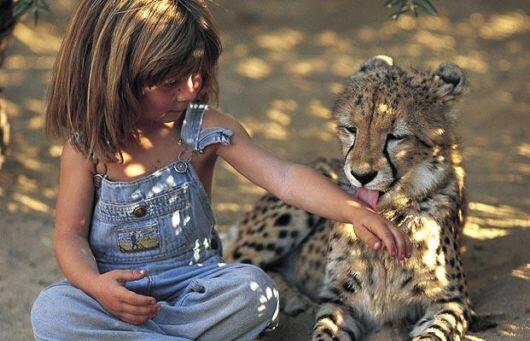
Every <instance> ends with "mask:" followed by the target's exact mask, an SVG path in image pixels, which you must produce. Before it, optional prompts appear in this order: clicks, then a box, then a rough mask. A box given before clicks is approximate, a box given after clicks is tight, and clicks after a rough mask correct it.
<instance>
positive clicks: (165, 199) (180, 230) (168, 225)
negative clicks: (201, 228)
mask: <svg viewBox="0 0 530 341" xmlns="http://www.w3.org/2000/svg"><path fill="white" fill-rule="evenodd" d="M191 214H192V210H191V203H190V193H189V186H188V184H187V183H186V184H183V185H181V186H179V187H174V188H172V189H170V190H169V191H167V192H163V193H159V194H157V195H156V196H154V197H151V198H149V199H142V200H139V201H136V202H129V203H108V202H104V201H98V202H97V203H96V206H95V210H94V216H93V225H92V229H91V231H90V245H91V247H92V250H93V252H94V255H95V257H96V259H97V260H98V261H100V262H110V263H135V262H145V261H149V260H158V259H164V258H167V257H171V256H172V255H176V254H178V253H179V252H181V251H185V250H186V249H187V248H189V245H190V244H191V242H192V241H193V239H194V230H195V228H194V219H192V217H191Z"/></svg>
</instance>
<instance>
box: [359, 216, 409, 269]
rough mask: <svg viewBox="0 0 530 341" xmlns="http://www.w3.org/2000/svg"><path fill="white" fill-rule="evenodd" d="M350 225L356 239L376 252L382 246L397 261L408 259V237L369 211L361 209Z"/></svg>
mask: <svg viewBox="0 0 530 341" xmlns="http://www.w3.org/2000/svg"><path fill="white" fill-rule="evenodd" d="M352 225H353V229H354V231H355V234H356V235H357V237H358V238H359V239H361V240H362V241H363V242H365V243H366V244H367V245H368V246H370V247H371V248H372V249H373V250H375V251H377V250H379V249H380V248H381V246H382V245H384V246H385V248H386V250H387V251H388V252H389V253H390V254H391V255H392V256H394V257H396V258H397V259H399V260H403V259H404V258H405V257H407V258H410V254H411V252H412V244H411V242H410V239H409V237H408V236H407V235H406V234H405V233H404V232H403V231H401V230H400V229H398V228H397V227H396V226H395V225H394V224H393V223H391V222H390V221H388V220H386V219H385V218H383V217H382V216H380V215H379V214H377V213H375V212H374V211H372V210H371V209H369V208H367V207H364V208H361V209H360V211H359V213H358V214H357V215H356V219H355V222H353V223H352Z"/></svg>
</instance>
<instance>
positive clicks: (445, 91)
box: [434, 63, 468, 102]
mask: <svg viewBox="0 0 530 341" xmlns="http://www.w3.org/2000/svg"><path fill="white" fill-rule="evenodd" d="M434 80H435V81H436V82H437V83H438V89H437V90H436V93H437V94H438V97H439V98H440V100H442V101H443V102H449V101H452V100H455V99H457V98H458V97H460V96H461V95H463V94H465V93H466V92H467V91H468V86H467V79H466V76H465V74H464V71H462V69H461V68H460V67H458V66H457V65H455V64H449V63H444V64H440V66H438V68H437V69H436V71H434Z"/></svg>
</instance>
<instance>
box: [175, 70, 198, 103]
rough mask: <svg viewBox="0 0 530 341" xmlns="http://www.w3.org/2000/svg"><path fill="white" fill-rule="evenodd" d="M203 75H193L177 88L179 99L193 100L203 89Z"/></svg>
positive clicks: (182, 100) (180, 100) (184, 100)
mask: <svg viewBox="0 0 530 341" xmlns="http://www.w3.org/2000/svg"><path fill="white" fill-rule="evenodd" d="M201 81H202V79H201V76H200V75H192V76H189V77H188V79H187V80H185V81H184V82H182V84H181V85H180V86H179V87H178V88H177V96H176V97H177V101H179V102H189V101H193V100H194V99H195V97H196V96H197V93H198V92H199V90H200V89H201Z"/></svg>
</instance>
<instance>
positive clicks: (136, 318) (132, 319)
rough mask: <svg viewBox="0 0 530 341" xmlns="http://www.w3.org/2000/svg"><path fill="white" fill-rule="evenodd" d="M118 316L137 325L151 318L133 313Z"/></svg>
mask: <svg viewBox="0 0 530 341" xmlns="http://www.w3.org/2000/svg"><path fill="white" fill-rule="evenodd" d="M118 317H119V318H120V319H121V320H123V321H125V322H129V323H132V324H135V325H139V324H143V323H145V322H146V321H147V320H149V316H139V315H132V314H128V313H123V314H120V315H119V316H118Z"/></svg>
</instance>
